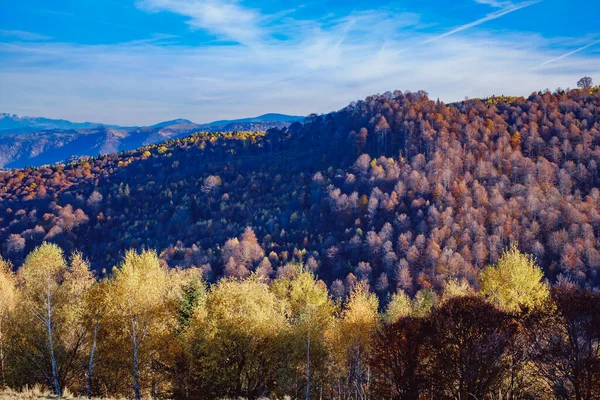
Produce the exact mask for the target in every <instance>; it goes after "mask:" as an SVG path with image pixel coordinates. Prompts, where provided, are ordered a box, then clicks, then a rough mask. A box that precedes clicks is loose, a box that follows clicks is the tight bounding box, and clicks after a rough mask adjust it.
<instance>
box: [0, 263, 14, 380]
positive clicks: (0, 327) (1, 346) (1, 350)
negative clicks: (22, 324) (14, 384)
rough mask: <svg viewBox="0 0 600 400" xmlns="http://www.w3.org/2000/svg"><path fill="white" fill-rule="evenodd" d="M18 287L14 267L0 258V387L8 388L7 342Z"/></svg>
mask: <svg viewBox="0 0 600 400" xmlns="http://www.w3.org/2000/svg"><path fill="white" fill-rule="evenodd" d="M17 295H18V293H17V286H16V279H15V275H14V273H13V272H12V266H11V265H10V263H9V262H7V261H5V260H4V259H2V257H0V387H4V386H6V384H7V382H6V373H7V371H6V355H7V348H6V347H7V341H8V333H9V329H10V326H11V325H12V321H11V319H12V317H13V316H14V310H15V306H16V304H17V301H18V299H17Z"/></svg>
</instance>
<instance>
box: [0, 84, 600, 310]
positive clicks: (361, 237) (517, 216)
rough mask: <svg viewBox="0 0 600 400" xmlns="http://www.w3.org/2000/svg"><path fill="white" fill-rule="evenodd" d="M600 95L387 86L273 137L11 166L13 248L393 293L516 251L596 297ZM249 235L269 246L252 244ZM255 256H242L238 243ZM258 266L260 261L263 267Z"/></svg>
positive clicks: (182, 141)
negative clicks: (473, 93)
mask: <svg viewBox="0 0 600 400" xmlns="http://www.w3.org/2000/svg"><path fill="white" fill-rule="evenodd" d="M599 162H600V88H595V89H593V90H591V91H580V90H573V91H571V92H568V93H564V92H560V93H554V94H552V93H548V92H547V93H541V92H540V93H534V94H532V95H531V96H530V97H529V98H527V99H525V98H504V97H503V98H492V99H485V100H469V101H466V102H463V103H460V104H455V105H450V106H448V105H445V104H443V103H440V102H434V101H431V100H429V99H428V98H427V95H426V93H424V92H418V93H404V94H403V93H401V92H394V93H386V94H383V95H377V96H371V97H368V98H367V99H365V100H364V101H359V102H355V103H352V104H351V105H349V106H348V107H346V108H344V109H342V110H340V111H338V112H335V113H331V114H327V115H323V116H313V117H311V118H310V119H308V120H307V121H306V122H305V123H304V124H300V123H294V124H292V125H290V126H289V127H288V128H284V129H271V130H269V131H268V132H267V133H266V134H263V133H250V132H246V133H236V134H232V133H200V134H195V135H192V136H189V137H186V138H178V139H175V140H171V141H168V142H166V143H164V144H162V145H150V146H145V147H142V148H140V149H138V150H136V151H132V152H129V153H125V154H120V155H117V154H110V155H106V156H102V157H99V158H97V159H91V160H88V161H80V162H78V163H74V164H70V165H67V166H57V167H45V168H40V169H25V170H21V171H14V172H11V173H3V174H0V203H1V205H2V206H1V207H0V241H1V242H2V243H3V246H2V254H3V255H4V256H5V257H8V258H10V259H11V260H13V261H14V262H15V263H17V264H18V263H19V262H20V261H21V260H22V257H23V255H24V254H27V252H29V251H30V250H31V249H32V248H33V247H34V246H35V245H37V244H39V243H40V242H42V241H44V240H46V241H53V242H56V243H58V244H60V245H61V246H62V247H63V248H64V249H66V250H67V251H69V250H72V249H75V248H77V249H80V250H82V251H83V253H84V255H86V256H87V257H89V258H90V259H91V261H92V263H93V266H94V267H95V268H96V269H97V270H98V271H101V270H103V269H106V270H110V268H111V267H112V265H114V264H115V263H116V262H117V261H118V260H119V258H120V257H121V256H122V255H123V253H124V251H125V250H126V249H129V248H131V247H133V248H142V247H145V248H156V249H158V251H159V252H161V257H162V258H163V259H164V260H165V261H166V262H167V263H168V264H169V265H171V266H176V265H179V266H184V267H185V266H189V265H197V266H202V267H203V269H204V270H205V274H206V276H207V278H208V279H211V280H215V279H217V278H218V277H220V276H223V275H234V276H246V275H248V274H249V273H250V272H251V271H253V270H254V269H256V268H257V267H258V265H259V264H261V263H263V262H264V260H263V257H262V255H263V254H262V253H264V255H265V256H266V257H267V258H268V260H269V265H270V266H271V267H272V268H273V269H274V270H275V271H274V272H273V274H275V273H280V274H281V273H285V265H286V263H287V262H289V261H291V260H292V259H302V260H303V261H305V262H307V263H309V264H310V265H311V268H315V267H316V266H317V265H319V276H320V277H321V278H323V279H324V280H325V281H326V282H328V283H329V284H330V285H331V288H332V290H334V291H341V292H343V291H345V290H346V291H347V290H348V288H349V287H351V286H352V284H353V282H355V281H356V280H366V281H368V282H369V283H370V284H371V288H372V289H373V290H375V291H376V292H377V293H379V295H380V296H381V297H382V298H385V297H386V296H387V295H388V294H389V293H392V292H394V291H395V290H396V288H403V289H405V290H406V291H407V292H409V293H414V292H416V291H417V290H419V289H421V288H429V287H433V288H440V287H442V286H443V285H444V283H445V282H446V281H447V280H448V279H450V278H466V279H467V280H468V281H469V282H471V283H472V284H474V285H476V277H477V275H478V272H479V271H480V270H481V268H482V267H484V266H485V265H486V264H488V263H489V262H492V261H495V260H496V259H497V258H498V256H499V254H500V252H501V251H502V249H503V248H505V247H506V246H508V245H509V244H510V243H518V246H519V248H520V249H521V250H522V251H525V252H527V253H530V254H533V255H534V256H535V257H537V259H538V261H539V263H540V264H541V265H542V266H543V267H544V269H545V271H546V275H547V277H548V279H549V280H550V281H556V280H557V279H561V280H565V279H568V280H572V281H575V282H577V283H579V284H581V285H587V286H590V287H600V277H599V274H598V272H599V269H600V252H599V250H600V244H599V241H598V237H599V236H598V235H599V232H600V213H599V210H600V191H599V190H598V189H599V185H600V180H599V179H598V171H597V168H598V163H599ZM247 227H251V228H252V229H253V230H254V233H255V234H256V236H257V238H258V243H259V244H260V249H261V251H255V252H248V251H246V250H247V246H254V244H253V243H251V242H252V240H253V239H252V237H251V236H248V235H246V237H241V240H240V241H238V240H230V241H228V239H230V238H233V237H237V236H240V235H241V234H242V232H243V231H244V230H245V229H246V228H247ZM245 249H246V250H245ZM264 265H265V264H263V267H264Z"/></svg>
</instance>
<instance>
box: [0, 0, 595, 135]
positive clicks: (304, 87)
mask: <svg viewBox="0 0 600 400" xmlns="http://www.w3.org/2000/svg"><path fill="white" fill-rule="evenodd" d="M221 1H223V2H224V3H223V4H226V5H230V6H231V7H233V10H234V13H239V14H240V15H241V17H240V18H241V19H240V22H238V23H237V25H236V22H235V21H232V20H229V19H228V18H230V16H228V15H223V13H221V10H217V11H215V12H216V13H217V14H216V16H215V18H217V19H219V18H221V19H220V21H228V22H227V24H229V25H235V27H233V28H232V27H231V26H220V25H227V24H225V23H221V24H216V23H215V22H214V21H213V20H210V19H209V17H208V16H209V15H212V14H210V13H211V12H213V11H211V10H212V8H211V7H217V0H208V2H203V3H202V4H204V5H206V4H209V6H210V7H209V8H203V7H204V6H203V5H202V4H200V2H197V1H194V0H188V1H184V0H144V1H143V2H142V3H143V4H142V3H140V4H139V5H140V7H145V8H144V9H146V10H148V11H151V12H159V11H168V12H176V11H175V10H179V11H177V13H178V14H179V15H185V16H186V17H187V18H189V20H188V23H189V24H190V26H191V27H192V28H195V29H202V30H205V31H208V32H211V33H212V34H214V35H215V36H216V37H217V38H218V39H219V40H217V41H211V42H210V43H204V44H201V45H197V44H196V45H194V46H192V45H181V44H180V43H181V42H178V41H177V40H176V38H173V37H171V36H168V35H155V36H150V35H149V36H148V37H149V39H146V40H136V41H129V42H126V43H120V44H113V45H100V44H94V45H92V44H87V45H83V44H72V43H55V42H26V41H25V42H18V43H14V42H13V43H11V42H10V41H7V43H2V41H0V59H2V63H0V83H1V84H2V90H3V91H5V92H6V93H11V96H0V110H5V111H8V112H16V113H19V114H25V115H46V116H50V117H60V118H67V119H72V120H94V121H103V122H107V123H114V124H120V125H141V124H152V123H156V122H158V121H160V120H169V119H174V118H178V117H182V118H187V119H190V120H193V121H197V122H207V121H211V120H217V119H225V118H235V117H247V116H252V115H260V114H264V113H266V112H283V113H290V114H308V113H311V112H328V111H331V110H335V109H339V108H341V107H343V106H345V105H346V104H348V103H349V102H350V101H352V100H356V99H359V98H364V97H366V96H367V95H370V94H373V93H378V92H384V91H387V90H394V89H402V90H413V91H414V90H419V89H424V90H427V91H429V92H430V94H431V96H432V97H433V98H436V97H439V98H440V99H442V100H444V101H455V100H460V99H462V98H463V97H464V96H469V97H483V96H489V95H492V94H522V95H528V94H529V93H531V92H532V91H535V90H539V89H541V88H546V87H558V86H562V87H565V86H568V85H574V84H575V82H576V81H577V79H579V78H580V77H581V74H582V72H583V71H585V72H583V73H584V74H586V75H589V76H594V75H596V74H597V75H600V57H598V56H597V55H596V54H594V53H592V52H590V53H589V54H588V53H586V54H585V56H584V53H581V54H578V55H576V56H575V55H574V56H572V57H569V58H567V59H565V60H564V61H563V62H561V68H560V69H553V68H549V69H544V70H535V69H534V68H533V67H535V66H536V65H538V64H539V62H540V60H545V59H549V58H552V57H556V53H555V51H556V42H552V41H550V40H547V39H543V38H542V37H540V36H538V35H533V34H514V33H508V32H500V33H497V34H495V35H493V36H491V35H488V34H486V33H485V32H484V31H479V30H478V31H477V32H474V34H471V35H465V34H460V32H461V31H462V30H464V29H467V28H462V29H460V30H456V29H455V30H453V32H452V33H451V34H446V35H444V37H445V40H443V41H441V40H431V38H430V35H429V34H426V33H424V30H423V29H422V25H421V22H420V21H421V20H420V17H419V16H418V15H415V14H412V13H406V12H402V11H397V10H393V9H382V10H370V11H362V12H358V11H356V12H352V13H350V14H348V15H344V16H340V15H328V16H324V17H322V18H320V19H312V20H301V19H299V17H298V15H299V14H294V13H291V12H289V13H286V14H280V15H269V14H265V13H263V12H261V11H260V10H258V9H248V8H245V7H242V5H241V3H237V2H235V1H233V0H221ZM182 4H183V5H182ZM218 4H221V3H218ZM524 4H525V3H521V5H520V7H521V8H523V7H526V5H524ZM527 4H529V5H531V4H533V3H527ZM184 6H185V7H189V8H185V7H184ZM147 7H150V8H147ZM152 7H154V8H152ZM508 10H511V11H508ZM512 11H516V9H502V10H499V12H500V13H502V12H504V13H507V12H512ZM219 13H220V14H219ZM490 15H492V16H495V18H499V16H498V14H490ZM503 15H505V14H503ZM500 16H501V15H500ZM487 18H488V19H487V20H489V16H488V17H487ZM480 23H482V22H480ZM471 26H474V25H471ZM246 30H247V31H248V32H246ZM224 41H225V42H226V43H225V42H224ZM424 41H428V43H429V45H427V46H415V45H414V43H423V42H424ZM582 44H583V43H582ZM408 48H410V51H408V50H406V49H408ZM481 71H485V74H482V73H481ZM57 88H60V95H57Z"/></svg>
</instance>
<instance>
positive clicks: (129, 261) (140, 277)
mask: <svg viewBox="0 0 600 400" xmlns="http://www.w3.org/2000/svg"><path fill="white" fill-rule="evenodd" d="M169 293H170V291H169V275H168V271H167V269H166V267H164V266H162V265H161V264H160V260H159V259H158V256H157V254H156V252H155V251H143V252H142V253H139V254H138V253H137V252H135V251H133V250H130V251H128V252H127V254H126V255H125V259H124V260H123V262H122V263H121V265H120V266H119V267H118V268H115V269H114V270H113V277H112V279H111V281H110V282H109V283H108V287H107V293H106V298H107V301H108V303H109V309H110V310H109V312H110V313H111V316H112V318H114V319H115V321H116V324H117V327H118V329H119V330H120V331H121V332H122V333H123V334H124V335H125V336H126V337H128V339H129V341H130V345H131V347H130V349H131V353H130V357H131V372H132V377H133V392H134V395H135V398H136V399H140V398H141V397H142V388H141V383H140V381H141V373H142V372H143V370H144V369H147V368H148V365H149V361H150V357H148V356H147V352H143V351H142V350H143V348H144V346H145V345H146V342H148V341H149V340H150V341H152V340H154V339H156V338H157V337H158V336H160V335H162V334H163V333H164V332H165V330H167V329H168V327H169V326H168V323H169V319H170V316H169V315H168V306H167V305H168V295H169ZM148 347H150V346H148Z"/></svg>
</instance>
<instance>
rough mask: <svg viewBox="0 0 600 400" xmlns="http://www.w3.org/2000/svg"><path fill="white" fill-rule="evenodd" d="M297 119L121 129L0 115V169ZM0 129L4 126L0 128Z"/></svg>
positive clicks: (266, 117) (267, 126) (261, 128)
mask: <svg viewBox="0 0 600 400" xmlns="http://www.w3.org/2000/svg"><path fill="white" fill-rule="evenodd" d="M303 119H304V118H303V117H294V116H289V115H282V114H265V115H262V116H260V117H255V118H245V119H239V120H227V121H215V122H211V123H208V124H196V123H194V122H191V121H189V120H186V119H176V120H171V121H164V122H161V123H158V124H155V125H152V126H148V127H131V128H123V127H118V126H109V125H100V124H94V123H88V122H85V123H73V122H70V121H65V120H52V119H47V118H32V117H20V116H16V115H14V114H0V169H1V168H23V167H26V166H33V167H35V166H41V165H46V164H52V163H58V162H65V161H68V160H73V159H77V158H80V157H92V156H97V155H99V154H109V153H113V152H119V151H128V150H133V149H136V148H138V147H141V146H145V145H148V144H154V143H160V142H163V141H165V140H168V139H172V138H178V137H184V136H188V135H190V134H192V133H193V132H199V131H256V132H258V131H264V130H267V129H270V128H285V127H287V126H289V125H290V124H291V123H292V122H296V121H301V120H303ZM2 127H4V128H6V129H1V128H2Z"/></svg>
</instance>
